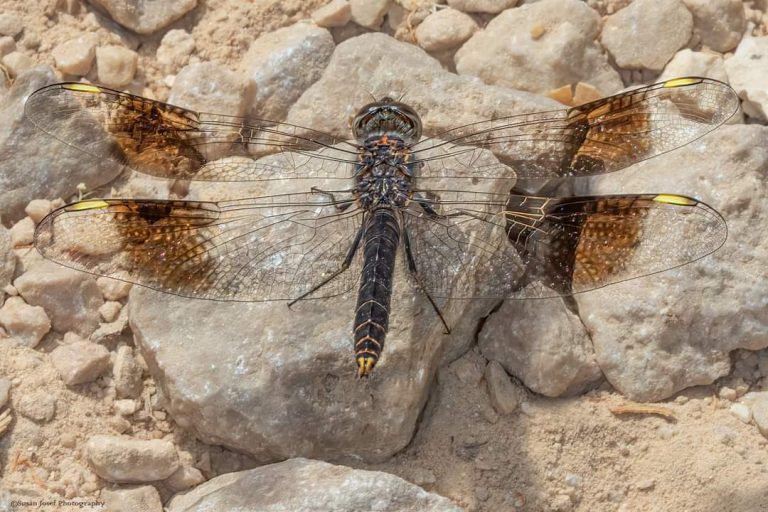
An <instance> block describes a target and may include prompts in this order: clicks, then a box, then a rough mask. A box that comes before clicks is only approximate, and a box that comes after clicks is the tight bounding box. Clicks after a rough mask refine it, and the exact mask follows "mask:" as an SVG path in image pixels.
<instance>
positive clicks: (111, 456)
mask: <svg viewBox="0 0 768 512" xmlns="http://www.w3.org/2000/svg"><path fill="white" fill-rule="evenodd" d="M85 454H86V457H87V459H88V463H89V464H90V466H91V468H92V469H93V471H94V472H95V473H96V474H97V475H99V476H100V477H101V478H103V479H104V480H107V481H109V482H116V483H139V482H154V481H155V480H163V479H165V478H168V477H169V476H171V475H172V474H173V473H174V471H176V470H177V469H178V468H179V457H178V455H177V454H176V448H175V447H174V446H173V444H172V443H170V442H168V441H161V440H160V439H153V440H150V441H142V440H138V439H131V438H128V437H120V436H106V435H95V436H93V437H91V438H90V439H89V440H88V443H87V444H86V446H85Z"/></svg>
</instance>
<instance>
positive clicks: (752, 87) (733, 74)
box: [725, 37, 768, 121]
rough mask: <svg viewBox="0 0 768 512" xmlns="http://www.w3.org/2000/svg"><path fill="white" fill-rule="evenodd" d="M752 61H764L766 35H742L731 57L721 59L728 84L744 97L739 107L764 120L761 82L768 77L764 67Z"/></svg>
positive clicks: (766, 95) (767, 111)
mask: <svg viewBox="0 0 768 512" xmlns="http://www.w3.org/2000/svg"><path fill="white" fill-rule="evenodd" d="M756 62H768V37H746V38H744V39H743V40H742V41H741V43H740V44H739V47H738V48H736V52H735V53H734V55H733V57H731V58H730V59H728V60H726V61H725V71H726V72H727V73H728V79H729V83H730V84H731V87H733V88H734V89H736V92H738V93H739V97H740V98H741V99H742V100H744V101H743V102H742V104H741V108H743V109H744V112H745V113H746V114H747V115H748V116H751V117H754V118H756V119H759V120H761V121H767V120H768V91H767V90H766V88H765V87H763V84H765V83H766V82H765V81H766V80H768V67H766V66H762V65H760V66H757V65H755V63H756Z"/></svg>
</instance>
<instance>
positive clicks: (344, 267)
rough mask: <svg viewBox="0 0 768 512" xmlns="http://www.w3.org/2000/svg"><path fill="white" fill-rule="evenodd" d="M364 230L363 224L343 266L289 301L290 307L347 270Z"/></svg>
mask: <svg viewBox="0 0 768 512" xmlns="http://www.w3.org/2000/svg"><path fill="white" fill-rule="evenodd" d="M363 225H364V224H363ZM363 231H364V229H363V226H362V225H361V226H360V229H358V230H357V234H356V235H355V239H354V240H353V241H352V245H351V246H350V247H349V251H347V256H346V258H344V261H343V262H342V264H341V267H340V268H339V270H337V271H336V272H334V273H333V274H331V275H330V276H328V277H327V278H326V279H324V280H323V281H322V282H321V283H319V284H317V285H315V286H313V287H312V289H311V290H309V291H308V292H306V293H304V294H302V295H301V296H299V297H297V298H295V299H293V300H292V301H291V302H289V303H288V307H289V308H290V307H291V306H293V305H294V304H296V303H297V302H299V301H300V300H301V299H303V298H305V297H308V296H309V295H312V294H313V293H315V292H316V291H317V290H319V289H320V288H322V287H323V286H325V285H326V284H328V283H330V282H331V281H333V280H334V279H335V278H336V277H338V276H339V275H341V274H342V273H343V272H344V271H345V270H347V269H348V268H349V265H350V264H351V263H352V258H354V257H355V253H356V252H357V248H358V247H359V246H360V239H361V238H362V237H363Z"/></svg>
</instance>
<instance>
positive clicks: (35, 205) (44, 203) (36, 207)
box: [24, 199, 53, 224]
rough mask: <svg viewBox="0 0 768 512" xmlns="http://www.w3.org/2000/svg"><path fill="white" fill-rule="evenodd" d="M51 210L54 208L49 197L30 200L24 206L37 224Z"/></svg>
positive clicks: (25, 211)
mask: <svg viewBox="0 0 768 512" xmlns="http://www.w3.org/2000/svg"><path fill="white" fill-rule="evenodd" d="M51 210H53V205H52V203H51V202H50V201H48V200H47V199H33V200H32V201H30V202H29V204H28V205H27V206H26V208H24V213H26V214H27V215H28V216H29V218H30V219H32V222H34V223H35V224H37V223H38V222H40V221H41V220H43V218H44V217H45V216H46V215H48V214H49V213H51Z"/></svg>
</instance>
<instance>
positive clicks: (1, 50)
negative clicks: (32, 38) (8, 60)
mask: <svg viewBox="0 0 768 512" xmlns="http://www.w3.org/2000/svg"><path fill="white" fill-rule="evenodd" d="M15 51H16V41H14V40H13V38H12V37H10V36H2V37H0V59H1V58H3V57H5V56H6V55H8V54H9V53H13V52H15Z"/></svg>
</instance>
